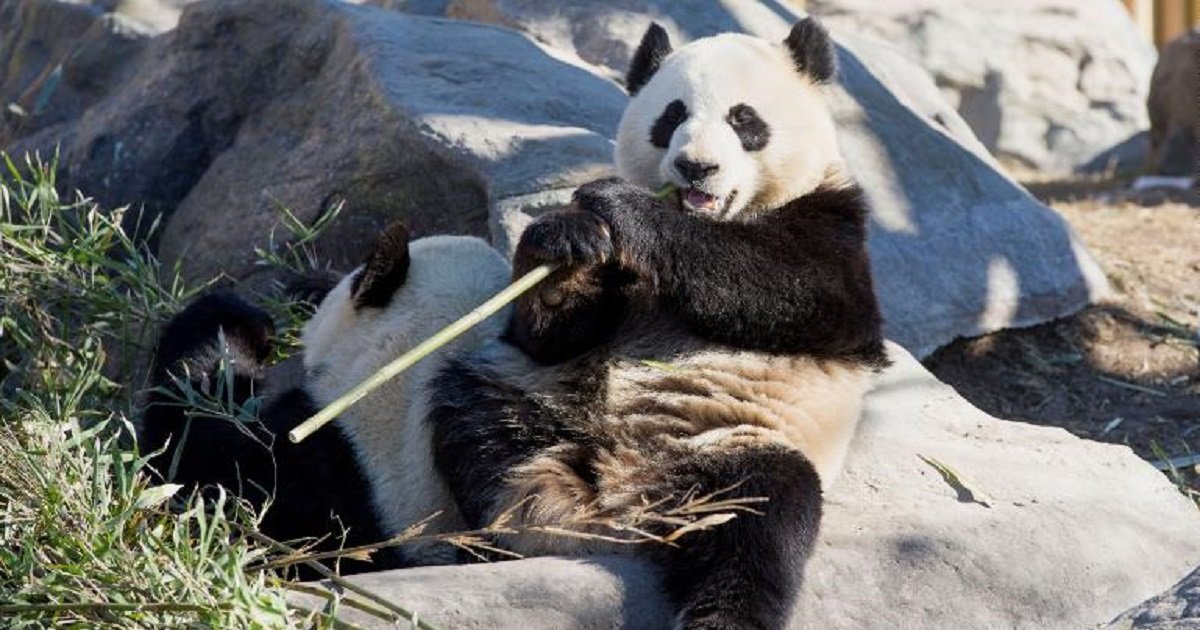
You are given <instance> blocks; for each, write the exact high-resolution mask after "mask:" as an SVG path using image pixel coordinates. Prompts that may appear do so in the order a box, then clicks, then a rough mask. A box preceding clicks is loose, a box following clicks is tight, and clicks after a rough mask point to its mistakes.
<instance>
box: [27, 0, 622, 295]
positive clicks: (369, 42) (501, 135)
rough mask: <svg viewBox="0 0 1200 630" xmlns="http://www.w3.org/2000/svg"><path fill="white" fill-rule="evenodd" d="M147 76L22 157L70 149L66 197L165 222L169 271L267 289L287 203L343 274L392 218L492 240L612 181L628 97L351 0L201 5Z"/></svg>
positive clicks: (472, 27) (491, 42)
mask: <svg viewBox="0 0 1200 630" xmlns="http://www.w3.org/2000/svg"><path fill="white" fill-rule="evenodd" d="M144 60H145V61H144V63H142V64H140V65H139V66H138V67H137V71H136V73H135V76H134V77H133V78H131V79H130V80H128V81H127V82H126V83H125V84H124V85H122V86H120V88H119V89H117V90H114V92H113V96H112V97H111V98H109V99H106V100H104V101H103V102H101V103H98V104H97V105H95V106H94V107H92V108H91V109H89V110H87V111H86V112H85V113H84V114H83V115H82V116H80V117H79V118H78V119H76V120H74V121H71V123H70V124H62V125H58V126H54V127H51V128H47V129H45V130H42V131H40V132H38V133H36V134H33V135H32V136H29V137H26V138H24V139H22V140H21V141H19V142H18V143H17V144H16V147H15V149H16V150H18V151H20V150H25V149H32V148H41V149H45V148H47V147H52V146H54V145H55V144H57V143H61V144H62V146H63V158H62V164H63V171H64V179H65V181H66V182H67V185H69V186H73V187H78V188H81V189H83V190H84V191H86V192H87V193H88V194H90V195H92V196H94V197H96V198H97V199H98V200H100V201H101V203H103V204H104V205H107V206H116V205H122V204H129V203H141V204H144V205H145V207H147V208H148V209H149V210H150V212H151V214H152V215H167V216H170V221H169V223H168V225H167V227H166V230H165V232H164V233H163V236H162V241H161V248H160V254H161V256H162V258H163V259H164V260H165V261H166V262H167V263H168V264H170V263H174V262H179V263H180V264H181V265H182V269H183V272H184V275H185V277H186V278H188V279H190V280H203V279H206V278H209V277H212V276H213V275H214V274H216V273H218V272H226V273H228V274H230V275H232V276H234V277H236V278H242V279H245V278H246V277H248V276H250V275H252V274H254V273H255V272H256V271H257V269H256V268H255V267H254V264H253V263H254V259H255V254H254V248H255V247H266V246H268V244H269V242H270V241H271V236H272V234H275V235H276V237H277V238H278V239H279V240H285V239H286V238H287V236H288V234H287V233H286V232H285V231H284V230H283V228H282V222H281V213H280V211H279V207H280V206H285V207H288V208H290V209H291V211H292V212H293V213H294V214H295V215H296V216H297V217H298V218H299V219H300V220H302V221H304V222H307V223H312V222H313V221H315V220H316V219H317V218H318V217H319V216H321V213H322V212H325V211H327V210H328V209H329V208H330V206H331V205H333V204H334V203H335V202H337V201H344V203H345V208H346V211H345V213H344V214H343V215H342V216H341V217H340V218H339V219H338V220H337V221H335V222H334V224H333V226H332V228H331V229H330V230H329V232H327V234H326V236H325V238H324V239H323V240H322V241H320V242H319V243H318V246H319V253H320V254H321V255H322V256H323V257H325V258H327V259H331V260H332V261H333V262H334V264H335V266H339V267H341V268H346V267H348V266H351V265H353V264H356V263H357V262H358V257H359V256H361V255H362V243H363V242H364V241H369V239H371V238H373V236H374V235H375V234H376V233H377V232H378V230H379V229H380V227H381V226H382V225H384V224H385V223H386V222H388V221H390V220H393V219H403V220H405V221H406V222H407V223H408V224H409V227H410V228H411V229H412V231H413V232H414V234H415V235H424V234H431V233H439V232H450V233H471V234H483V233H485V232H486V230H487V207H488V199H489V197H490V196H494V197H508V196H514V195H523V194H527V193H535V192H539V191H542V190H544V189H549V188H566V187H574V186H577V185H579V184H581V183H583V182H585V181H588V180H590V179H593V178H595V177H599V176H602V175H605V174H608V173H610V172H611V167H610V161H611V150H612V149H611V141H610V140H609V138H610V137H611V136H612V134H613V130H614V128H615V125H616V121H617V118H618V116H619V115H620V111H621V107H622V105H623V103H624V97H623V95H622V94H621V92H620V89H619V88H618V87H616V86H614V85H612V84H611V83H608V82H606V81H603V80H601V79H598V78H596V77H595V76H593V75H592V74H590V73H588V72H587V71H585V70H582V69H580V68H577V67H575V66H572V65H570V64H566V63H562V62H560V61H557V60H555V59H553V58H552V57H550V56H548V55H546V54H545V53H544V52H543V51H542V50H541V49H540V48H539V47H538V46H537V45H536V44H534V43H532V42H530V41H529V40H528V39H527V38H525V37H523V36H521V35H519V34H517V33H514V32H511V31H508V30H504V29H498V28H495V27H491V26H486V25H481V24H470V23H464V22H455V21H449V20H444V19H433V18H424V17H412V16H407V15H403V14H399V13H395V12H390V11H384V10H380V9H375V8H371V7H356V6H353V5H346V4H343V3H340V2H331V1H320V0H305V1H285V0H264V1H260V2H253V3H245V2H237V1H231V0H222V1H215V2H208V3H201V4H198V5H194V6H192V7H189V8H188V10H187V11H186V12H185V14H184V17H183V19H182V20H181V22H180V24H179V26H178V28H177V29H175V30H174V31H172V32H170V33H168V34H167V35H164V36H162V37H160V38H158V39H156V40H155V41H154V42H153V45H152V49H151V50H150V51H148V54H147V55H146V56H145V57H144Z"/></svg>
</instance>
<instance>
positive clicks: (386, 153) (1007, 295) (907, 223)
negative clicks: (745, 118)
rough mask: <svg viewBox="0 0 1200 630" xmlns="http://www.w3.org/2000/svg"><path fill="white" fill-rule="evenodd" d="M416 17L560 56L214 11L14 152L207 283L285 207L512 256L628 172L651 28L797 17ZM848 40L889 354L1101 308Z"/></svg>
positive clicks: (500, 4)
mask: <svg viewBox="0 0 1200 630" xmlns="http://www.w3.org/2000/svg"><path fill="white" fill-rule="evenodd" d="M22 1H23V2H26V3H36V2H38V0H22ZM41 1H42V2H45V1H47V0H41ZM399 4H400V5H402V7H403V8H413V9H414V10H423V11H438V12H442V13H449V14H453V15H456V16H465V17H473V18H484V17H490V18H491V19H492V20H493V21H496V22H499V23H502V24H505V25H507V26H514V27H517V28H521V29H523V30H526V31H529V32H533V33H540V35H539V37H542V38H543V39H544V40H545V42H546V43H544V44H539V43H536V42H535V41H532V40H531V39H530V38H529V37H528V36H525V35H522V34H520V33H518V32H515V31H513V30H509V29H508V28H499V27H494V26H487V25H483V24H478V23H469V22H462V21H455V20H448V19H440V18H437V17H429V16H415V15H406V14H404V13H400V12H395V11H388V10H384V9H380V8H376V7H370V6H355V5H350V4H344V3H341V2H334V1H332V0H260V1H257V2H252V3H246V2H237V1H234V0H213V1H211V2H204V3H199V4H194V5H190V6H189V7H188V8H187V9H186V10H185V11H184V15H183V17H182V18H181V20H180V23H179V26H178V27H177V28H176V29H175V30H173V31H170V32H169V33H166V34H164V35H159V36H157V37H155V38H153V39H148V40H146V41H144V42H143V43H142V44H140V45H141V46H142V47H143V50H142V51H141V53H140V54H139V55H136V56H134V58H133V60H132V61H130V62H129V64H128V65H127V66H126V67H123V69H122V71H121V73H120V76H119V77H117V79H114V82H111V83H109V84H108V87H107V88H106V90H107V91H106V92H105V96H104V97H103V98H101V99H100V100H98V101H96V102H94V103H92V104H90V106H88V107H87V108H85V109H83V110H82V112H81V113H78V114H77V115H75V116H73V117H66V118H63V119H62V120H55V121H53V122H52V123H47V124H45V125H43V126H41V127H37V128H36V129H34V130H33V131H32V133H25V134H23V135H21V136H20V137H19V138H18V139H17V140H15V142H9V143H8V146H7V148H8V149H9V150H11V151H17V152H20V151H24V150H30V149H38V150H41V151H42V152H43V153H47V152H49V151H51V150H53V147H55V146H61V151H62V153H61V159H60V169H61V171H62V172H61V174H60V175H61V179H62V181H63V182H64V183H65V185H66V186H68V187H77V188H80V189H82V190H83V191H84V192H85V193H87V194H89V195H92V196H93V197H95V198H97V199H98V200H99V201H100V202H101V203H102V204H104V205H106V206H110V207H111V206H117V205H123V204H141V205H142V206H143V207H144V208H145V209H146V211H147V212H148V213H149V215H150V216H149V217H147V218H146V219H143V221H142V225H147V224H149V222H150V221H149V219H150V218H153V217H156V216H161V217H164V218H166V219H167V221H166V229H165V231H164V232H163V234H162V240H161V247H160V254H161V256H162V258H163V259H164V261H165V262H166V263H168V264H174V263H179V264H180V266H181V268H182V270H183V272H184V275H185V277H186V278H187V279H189V280H193V281H196V280H205V279H208V278H210V277H211V276H213V275H214V274H216V273H218V272H225V273H227V274H229V275H231V276H233V277H234V278H238V279H242V280H247V279H251V280H253V279H254V278H256V277H257V278H260V279H261V278H262V277H263V275H262V274H260V272H261V271H262V270H263V268H262V267H258V266H256V265H255V264H254V263H255V259H256V255H255V252H254V249H255V248H256V247H259V248H262V247H267V246H269V244H270V243H271V242H272V240H273V239H274V240H276V241H279V240H284V239H286V238H287V237H288V234H287V232H286V230H285V229H284V228H283V227H282V226H283V217H282V212H281V210H280V207H287V208H289V209H290V210H291V211H292V213H293V214H294V215H295V216H296V217H297V218H298V219H299V220H300V221H302V222H305V223H313V222H315V221H317V220H318V219H319V218H320V217H321V216H323V214H324V213H325V212H328V211H329V210H330V208H332V207H335V206H336V205H337V204H338V203H340V202H344V209H343V211H342V214H341V215H340V216H339V217H338V218H337V219H336V220H335V221H333V223H332V226H331V228H330V229H329V230H328V231H327V232H326V234H325V236H324V238H323V239H322V240H320V241H319V242H318V243H317V248H318V254H319V255H320V256H322V257H324V258H325V259H329V260H332V261H333V263H334V265H335V266H336V267H339V268H343V269H345V268H347V267H349V266H351V265H353V264H355V263H356V262H357V258H358V256H360V255H361V253H362V243H363V242H367V241H369V240H370V239H371V238H372V237H373V235H374V234H375V233H376V231H377V230H378V229H379V228H380V227H381V226H382V225H383V224H384V223H386V222H387V221H389V220H392V219H397V218H398V219H403V220H405V221H407V222H408V223H409V225H410V227H412V228H413V231H414V232H415V233H416V234H418V235H423V234H429V233H433V232H459V233H474V234H483V233H486V232H488V231H489V229H490V232H491V234H492V237H493V240H494V242H495V243H496V244H497V246H498V247H500V248H501V249H504V250H506V251H508V250H510V249H511V245H512V243H513V242H514V240H515V235H516V234H518V233H519V231H520V229H521V228H522V227H523V226H524V225H525V224H527V222H528V221H529V220H530V218H531V217H532V216H534V215H536V214H537V213H538V212H541V211H544V210H545V209H546V208H553V207H557V206H561V205H562V204H563V203H565V202H566V201H567V200H568V199H569V197H570V193H571V191H572V190H573V189H574V188H575V187H576V186H578V185H579V184H580V183H583V182H584V181H587V180H589V179H591V178H595V177H600V176H604V175H608V174H610V173H611V172H612V167H611V152H612V140H611V138H612V137H613V133H614V129H615V126H616V122H617V120H618V119H619V116H620V113H621V110H622V108H623V107H624V105H625V102H626V97H625V96H624V95H623V93H622V91H621V89H620V88H619V86H618V85H617V84H616V83H615V82H613V81H612V80H611V79H610V78H606V76H604V75H605V74H606V72H607V71H604V70H603V69H599V68H600V66H598V65H597V64H598V63H601V62H603V63H606V64H607V63H612V64H616V66H613V67H617V66H624V65H625V60H626V58H627V57H628V54H629V46H630V45H631V43H632V42H635V41H637V40H638V38H639V37H640V33H641V32H642V31H643V30H644V28H645V27H646V25H647V24H648V23H649V21H650V20H651V19H660V20H662V21H664V23H666V24H667V25H668V26H669V28H670V29H671V30H673V31H675V32H676V34H677V35H678V37H679V39H680V41H682V40H684V39H687V38H692V37H699V36H704V35H708V34H712V33H716V32H720V31H728V30H744V31H747V32H751V33H754V34H758V35H762V36H764V37H769V38H773V39H782V37H783V35H784V34H785V33H786V31H787V28H788V27H789V26H790V24H791V23H792V22H793V21H794V20H795V19H797V17H798V16H797V14H795V13H793V12H790V10H788V9H786V8H784V7H782V5H778V4H776V3H761V4H760V3H755V2H748V3H739V4H738V5H737V9H736V11H735V10H733V9H728V10H727V9H724V8H722V6H723V5H720V4H719V3H712V4H706V5H697V6H696V7H691V6H689V8H687V9H686V10H685V9H682V8H679V6H677V5H675V4H671V3H662V4H661V6H660V5H656V4H654V3H652V2H639V0H623V2H622V3H619V4H618V5H617V7H616V8H613V7H604V6H600V5H597V4H595V3H591V2H585V1H583V0H578V1H575V0H571V1H569V2H564V3H556V4H554V5H551V4H547V3H533V2H519V1H517V0H503V1H502V0H496V1H495V2H491V3H489V2H486V1H485V0H478V2H476V3H474V4H473V5H472V4H471V3H467V2H465V1H459V0H454V1H451V2H447V3H445V4H444V6H443V5H439V4H438V3H437V2H432V1H431V2H420V3H416V2H414V3H399ZM426 5H430V6H426ZM433 5H437V6H433ZM693 9H694V10H693ZM539 11H540V12H541V13H539ZM572 11H576V12H577V13H578V14H576V13H571V12H572ZM605 11H607V14H606V13H605ZM546 12H549V13H550V14H551V15H552V17H553V16H558V17H553V19H550V18H547V19H549V20H550V22H548V23H553V20H559V21H560V22H563V21H564V20H565V23H567V24H570V25H571V26H572V29H576V30H578V33H576V31H575V30H572V31H570V32H571V33H575V34H574V35H572V37H573V38H574V39H569V40H568V39H561V40H558V39H554V38H553V37H551V36H550V35H547V34H546V33H551V31H550V30H546V31H544V32H543V31H538V30H537V29H536V28H535V26H536V25H537V24H539V22H538V21H537V20H539V19H541V18H540V17H538V16H541V15H543V13H546ZM555 12H561V14H560V13H555ZM563 15H566V16H567V17H566V18H564V17H562V16H563ZM547 28H548V27H547ZM556 42H557V43H556ZM841 42H842V44H843V45H844V46H843V48H842V49H841V51H840V57H841V62H842V67H843V85H844V87H842V88H838V89H836V90H835V91H834V107H835V110H836V115H837V119H838V122H839V124H840V126H841V131H842V134H841V137H842V143H843V148H844V150H845V153H846V156H847V158H848V161H849V163H850V167H851V169H852V170H853V171H854V173H855V174H856V175H857V177H858V178H859V179H860V180H861V181H862V182H863V184H864V186H865V187H866V189H867V191H868V194H869V195H870V197H871V199H872V201H873V202H874V206H875V209H876V212H875V215H874V217H873V222H872V234H871V248H872V252H873V253H872V256H873V262H874V266H875V269H876V273H877V275H878V278H879V280H878V284H877V286H878V289H879V292H880V296H881V298H882V302H883V307H884V311H885V316H886V318H887V321H888V324H887V326H888V328H887V332H888V334H889V335H891V336H892V337H893V338H895V339H896V340H897V341H899V342H900V343H901V344H903V345H904V346H905V347H906V348H908V349H910V350H911V351H913V352H915V353H916V354H917V355H918V356H924V355H926V354H928V353H930V352H932V351H933V350H934V349H936V348H937V347H938V346H940V345H943V344H945V343H947V342H949V341H951V340H953V339H954V338H956V337H959V336H969V335H977V334H981V333H985V332H990V331H992V330H996V329H998V328H1004V327H1009V326H1022V325H1030V324H1035V323H1039V322H1042V321H1046V320H1048V319H1053V318H1056V317H1060V316H1063V315H1066V314H1069V313H1071V312H1073V311H1075V310H1077V309H1078V308H1080V307H1081V306H1083V305H1084V304H1086V303H1087V302H1088V301H1089V300H1091V299H1093V298H1094V297H1096V296H1098V295H1099V294H1101V293H1103V291H1104V290H1105V284H1104V278H1103V276H1102V274H1101V273H1100V272H1099V270H1098V268H1097V267H1096V265H1095V263H1094V262H1093V261H1092V259H1091V258H1090V257H1089V256H1088V254H1087V253H1086V251H1085V250H1084V248H1083V247H1082V245H1080V244H1079V242H1078V240H1077V239H1076V238H1075V236H1074V235H1073V234H1072V233H1071V231H1070V229H1069V228H1068V227H1067V225H1066V224H1065V223H1064V222H1063V221H1062V219H1061V218H1059V217H1058V216H1057V215H1056V214H1054V213H1053V212H1051V211H1049V210H1048V209H1047V208H1045V207H1044V206H1042V205H1041V204H1039V203H1038V202H1037V201H1036V200H1034V199H1033V198H1032V197H1030V196H1029V195H1028V194H1027V193H1026V192H1025V191H1024V190H1022V189H1021V188H1020V187H1019V186H1017V185H1016V184H1014V183H1013V182H1012V181H1011V180H1009V179H1008V178H1007V177H1005V176H1004V175H1003V174H1002V173H1001V172H1000V171H999V169H998V168H997V167H996V165H995V164H994V162H993V161H992V159H991V158H990V157H989V156H988V154H987V152H986V150H985V149H984V148H983V147H982V146H981V145H980V144H979V143H978V142H977V141H976V140H975V139H974V137H973V135H972V134H971V133H970V129H969V128H968V127H967V125H966V124H965V123H964V122H963V121H962V119H961V118H960V117H959V116H958V115H957V114H956V113H955V111H954V110H953V108H951V107H949V106H948V105H947V104H946V103H945V102H944V100H943V99H942V98H941V97H940V95H939V92H938V90H937V89H936V88H935V87H934V85H933V84H932V82H931V81H930V80H929V78H928V76H927V75H925V73H923V72H922V71H921V70H920V69H919V68H917V67H916V66H914V65H913V64H911V63H909V62H907V61H905V60H904V59H903V58H902V57H901V56H900V55H898V54H897V53H895V52H894V51H893V50H891V49H889V48H887V47H886V46H882V45H880V44H876V43H872V42H870V41H867V40H862V39H859V38H856V37H853V36H851V35H846V36H843V37H842V38H841ZM618 44H619V45H618ZM592 45H596V46H599V47H600V50H601V51H603V52H604V54H603V55H600V53H595V54H593V53H592V52H589V51H590V50H591V48H589V46H592ZM557 46H562V47H557ZM597 55H600V56H597ZM72 58H73V59H75V60H76V62H78V63H82V62H83V60H82V59H81V58H80V56H79V55H75V56H74V57H72ZM64 68H66V67H65V66H64ZM64 72H66V70H65V69H64ZM65 94H66V93H65V92H61V91H56V92H53V93H52V94H50V96H49V97H48V104H47V107H48V108H50V109H54V108H55V107H57V100H56V99H58V98H60V97H62V98H65V96H64V95H65ZM0 96H3V95H2V94H0ZM127 216H129V217H133V216H134V214H133V213H131V214H130V215H127ZM132 220H133V219H132V218H131V219H130V221H132ZM489 221H490V224H489Z"/></svg>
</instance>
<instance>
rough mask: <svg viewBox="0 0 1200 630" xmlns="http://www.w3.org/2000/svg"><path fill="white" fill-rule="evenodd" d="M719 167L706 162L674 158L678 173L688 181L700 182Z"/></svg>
mask: <svg viewBox="0 0 1200 630" xmlns="http://www.w3.org/2000/svg"><path fill="white" fill-rule="evenodd" d="M718 168H720V167H719V166H717V165H716V164H708V163H706V162H696V161H693V160H689V159H687V158H683V157H680V158H675V170H677V171H679V174H680V175H683V178H684V179H686V180H688V181H689V182H693V183H694V182H702V181H704V180H705V178H707V177H708V176H709V175H712V174H713V173H715V172H717V169H718Z"/></svg>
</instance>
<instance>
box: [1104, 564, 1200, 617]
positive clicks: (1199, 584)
mask: <svg viewBox="0 0 1200 630" xmlns="http://www.w3.org/2000/svg"><path fill="white" fill-rule="evenodd" d="M1134 628H1136V629H1138V630H1195V629H1196V628H1200V569H1196V570H1195V571H1192V572H1191V573H1189V574H1188V575H1187V577H1185V578H1183V579H1182V580H1180V581H1179V582H1178V583H1176V584H1175V586H1172V587H1171V588H1169V589H1167V591H1166V592H1164V593H1162V594H1160V595H1157V596H1155V597H1152V598H1150V599H1148V600H1146V601H1144V602H1142V603H1141V604H1138V605H1137V606H1134V607H1133V608H1130V609H1129V610H1127V611H1125V612H1124V613H1122V614H1121V616H1119V617H1117V618H1116V619H1114V620H1113V622H1112V623H1110V624H1108V625H1107V626H1104V629H1105V630H1133V629H1134Z"/></svg>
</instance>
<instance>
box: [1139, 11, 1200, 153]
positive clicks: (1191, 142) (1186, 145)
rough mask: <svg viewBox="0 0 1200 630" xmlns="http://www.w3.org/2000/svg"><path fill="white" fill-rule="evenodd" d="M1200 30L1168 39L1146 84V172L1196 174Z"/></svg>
mask: <svg viewBox="0 0 1200 630" xmlns="http://www.w3.org/2000/svg"><path fill="white" fill-rule="evenodd" d="M1197 77H1200V27H1198V28H1193V29H1192V30H1190V31H1188V32H1187V33H1185V34H1183V35H1181V36H1179V37H1177V38H1175V39H1173V40H1171V42H1170V43H1168V44H1167V45H1166V46H1165V47H1164V48H1163V51H1162V56H1161V57H1159V60H1158V65H1157V66H1155V67H1154V75H1153V77H1152V78H1151V81H1150V98H1149V100H1148V101H1147V105H1148V106H1149V110H1150V158H1149V162H1148V164H1147V170H1149V171H1150V172H1151V173H1158V174H1162V175H1176V176H1180V175H1191V176H1195V175H1196V173H1197V172H1198V171H1200V150H1198V148H1197V138H1196V133H1197V129H1200V113H1198V112H1200V78H1197Z"/></svg>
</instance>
